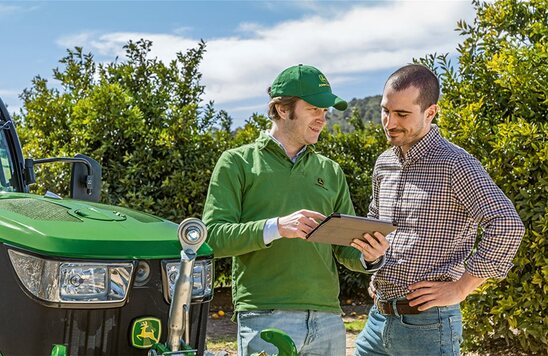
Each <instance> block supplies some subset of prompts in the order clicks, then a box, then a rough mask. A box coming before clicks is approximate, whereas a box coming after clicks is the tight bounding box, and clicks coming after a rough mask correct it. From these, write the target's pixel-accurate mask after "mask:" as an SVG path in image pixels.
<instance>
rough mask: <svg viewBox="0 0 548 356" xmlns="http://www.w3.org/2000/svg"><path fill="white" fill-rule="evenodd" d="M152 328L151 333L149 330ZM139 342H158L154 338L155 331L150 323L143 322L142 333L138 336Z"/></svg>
mask: <svg viewBox="0 0 548 356" xmlns="http://www.w3.org/2000/svg"><path fill="white" fill-rule="evenodd" d="M148 328H150V331H147V329H148ZM136 337H137V338H138V339H139V340H143V339H150V340H152V341H154V342H158V339H156V338H155V337H154V329H152V327H150V326H149V325H148V321H143V322H141V333H140V334H138V335H136Z"/></svg>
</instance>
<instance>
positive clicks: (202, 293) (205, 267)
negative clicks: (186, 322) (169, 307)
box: [162, 260, 213, 303]
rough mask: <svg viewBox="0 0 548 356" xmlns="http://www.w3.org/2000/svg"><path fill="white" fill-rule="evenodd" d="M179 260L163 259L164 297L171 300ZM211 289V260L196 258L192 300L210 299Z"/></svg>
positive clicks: (177, 273)
mask: <svg viewBox="0 0 548 356" xmlns="http://www.w3.org/2000/svg"><path fill="white" fill-rule="evenodd" d="M180 263H181V262H180V261H177V262H171V261H169V262H168V261H163V263H162V264H163V266H164V268H163V275H164V277H165V278H164V298H165V299H166V300H167V301H168V303H169V302H171V297H172V296H173V290H174V288H175V281H176V280H177V276H178V275H179V265H180ZM212 291H213V260H197V261H195V262H194V269H193V273H192V301H203V300H207V299H211V297H212Z"/></svg>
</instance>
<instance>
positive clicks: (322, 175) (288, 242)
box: [203, 133, 365, 312]
mask: <svg viewBox="0 0 548 356" xmlns="http://www.w3.org/2000/svg"><path fill="white" fill-rule="evenodd" d="M300 209H308V210H314V211H318V212H320V213H322V214H324V215H328V214H330V213H332V212H339V213H345V214H352V215H354V208H353V206H352V201H351V200H350V194H349V191H348V185H347V183H346V180H345V176H344V173H343V171H342V170H341V168H340V167H339V165H338V164H337V163H335V162H334V161H332V160H330V159H328V158H326V157H324V156H322V155H320V154H317V153H315V152H314V151H313V150H312V148H311V147H310V146H309V147H307V148H306V150H305V151H304V152H303V153H302V154H301V155H300V156H299V158H298V159H297V161H296V162H295V163H293V162H291V160H290V159H289V158H288V157H287V155H286V153H285V152H284V150H283V149H282V148H281V147H280V146H279V145H278V144H277V143H276V142H274V141H273V140H272V139H271V138H270V137H269V136H268V134H266V133H262V134H261V136H260V137H259V138H258V139H257V140H256V141H255V142H254V143H252V144H249V145H244V146H241V147H238V148H235V149H232V150H228V151H226V152H224V153H223V154H222V155H221V157H220V158H219V161H218V162H217V165H216V166H215V169H214V171H213V174H212V176H211V182H210V185H209V191H208V195H207V200H206V203H205V207H204V213H203V221H204V223H205V224H206V226H207V229H208V240H207V242H208V243H209V245H210V246H211V247H212V248H213V251H214V253H215V256H216V257H226V256H233V260H232V298H233V301H234V306H235V310H236V311H244V310H254V309H293V310H319V311H332V312H341V309H340V305H339V300H338V296H339V278H338V273H337V266H336V263H335V259H334V258H333V255H335V256H336V258H337V260H338V261H339V262H341V263H342V264H344V265H345V266H346V267H347V268H349V269H351V270H354V271H362V272H365V269H364V267H363V266H362V264H361V261H360V256H361V253H360V252H359V251H358V250H356V249H354V248H352V247H342V246H331V245H327V244H320V243H311V242H307V241H305V240H302V239H299V238H295V239H288V238H281V239H278V240H275V241H273V242H272V243H271V244H270V245H268V246H266V245H265V244H264V240H263V229H264V225H265V222H266V220H268V219H269V218H273V217H278V216H285V215H288V214H291V213H293V212H295V211H297V210H300Z"/></svg>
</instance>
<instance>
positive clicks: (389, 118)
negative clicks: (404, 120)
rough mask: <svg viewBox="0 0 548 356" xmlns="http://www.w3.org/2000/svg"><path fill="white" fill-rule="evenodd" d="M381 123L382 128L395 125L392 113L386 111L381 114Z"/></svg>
mask: <svg viewBox="0 0 548 356" xmlns="http://www.w3.org/2000/svg"><path fill="white" fill-rule="evenodd" d="M382 123H383V125H384V128H386V129H388V130H390V129H392V128H394V127H396V120H395V119H394V114H390V113H386V114H383V115H382Z"/></svg>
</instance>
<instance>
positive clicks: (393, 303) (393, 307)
mask: <svg viewBox="0 0 548 356" xmlns="http://www.w3.org/2000/svg"><path fill="white" fill-rule="evenodd" d="M390 304H392V310H393V311H394V315H395V316H398V317H399V316H400V313H399V310H398V300H397V299H392V300H391V301H390Z"/></svg>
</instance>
